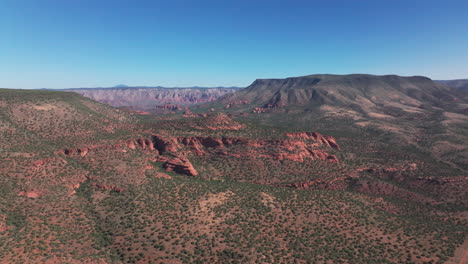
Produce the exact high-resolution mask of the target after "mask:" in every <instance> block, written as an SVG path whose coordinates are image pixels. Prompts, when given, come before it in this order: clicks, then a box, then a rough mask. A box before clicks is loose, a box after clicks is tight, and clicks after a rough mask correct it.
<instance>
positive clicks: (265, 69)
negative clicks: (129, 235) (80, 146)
mask: <svg viewBox="0 0 468 264" xmlns="http://www.w3.org/2000/svg"><path fill="white" fill-rule="evenodd" d="M314 73H336V74H347V73H371V74H399V75H425V76H428V77H431V78H433V79H455V78H468V1H466V0H459V1H456V0H453V1H451V0H445V1H433V0H425V1H422V0H421V1H420V0H412V1H411V0H407V1H400V0H392V1H390V0H388V1H384V0H355V1H352V0H342V1H339V0H329V1H325V0H323V1H312V0H310V1H295V0H288V1H275V0H269V1H266V0H259V1H256V0H250V1H244V0H236V1H228V0H225V1H223V0H212V1H204V0H198V1H179V0H170V1H169V0H167V1H158V0H154V1H138V0H133V1H131V0H128V1H118V0H112V1H107V0H106V1H104V0H103V1H99V0H90V1H85V0H55V1H54V0H41V1H37V0H30V1H25V0H0V87H8V88H41V87H47V88H65V87H97V86H114V85H117V84H127V85H147V86H151V85H162V86H194V85H198V86H246V85H249V84H250V83H251V82H252V81H254V80H255V79H257V78H283V77H290V76H300V75H307V74H314Z"/></svg>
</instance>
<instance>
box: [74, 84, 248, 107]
mask: <svg viewBox="0 0 468 264" xmlns="http://www.w3.org/2000/svg"><path fill="white" fill-rule="evenodd" d="M238 89H240V88H238V87H229V88H225V87H214V88H208V87H187V88H165V87H128V86H124V85H118V86H116V87H111V88H74V89H66V91H72V92H75V93H79V94H81V95H83V96H86V97H88V98H91V99H93V100H96V101H99V102H102V103H106V104H109V105H112V106H115V107H122V106H126V107H133V108H135V109H139V110H151V109H154V107H155V106H157V105H164V104H177V105H181V106H185V105H193V104H197V103H207V102H210V101H213V100H216V99H218V98H219V97H221V96H223V95H226V94H229V93H232V92H234V91H237V90H238Z"/></svg>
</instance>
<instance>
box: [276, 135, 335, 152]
mask: <svg viewBox="0 0 468 264" xmlns="http://www.w3.org/2000/svg"><path fill="white" fill-rule="evenodd" d="M284 135H285V136H286V137H288V138H299V139H311V140H314V141H317V142H318V143H321V144H325V145H326V146H328V147H331V148H334V149H338V150H340V146H338V144H337V143H336V139H335V138H334V137H332V136H325V135H322V134H320V133H317V132H298V133H285V134H284Z"/></svg>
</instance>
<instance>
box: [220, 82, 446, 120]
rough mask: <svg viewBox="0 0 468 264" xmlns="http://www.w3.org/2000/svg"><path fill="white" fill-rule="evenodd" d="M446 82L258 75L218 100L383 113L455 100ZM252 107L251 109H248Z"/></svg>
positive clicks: (242, 105)
mask: <svg viewBox="0 0 468 264" xmlns="http://www.w3.org/2000/svg"><path fill="white" fill-rule="evenodd" d="M454 99H455V96H454V95H453V94H452V93H451V90H450V89H449V88H448V87H447V86H445V85H441V84H438V83H436V82H433V81H432V80H431V79H429V78H427V77H422V76H413V77H401V76H396V75H385V76H376V75H366V74H351V75H327V74H319V75H308V76H302V77H293V78H286V79H259V80H256V81H255V82H253V83H252V84H251V85H250V86H249V87H247V88H246V89H243V90H240V91H237V92H236V93H233V94H231V95H227V96H225V97H224V98H222V99H221V100H220V102H221V103H225V104H226V107H227V108H231V107H236V108H240V109H245V108H246V107H250V108H255V107H258V109H257V111H258V110H263V111H270V110H272V109H283V110H284V111H287V110H290V111H294V110H298V111H300V110H302V111H311V110H312V109H314V108H316V107H323V106H326V105H329V106H332V107H334V108H335V109H343V110H352V111H353V112H357V113H358V114H364V115H379V114H380V115H382V114H385V110H386V109H388V108H400V109H401V110H403V111H419V109H421V108H423V107H424V106H425V105H427V104H438V103H440V101H441V100H445V101H450V100H454ZM251 110H252V109H251Z"/></svg>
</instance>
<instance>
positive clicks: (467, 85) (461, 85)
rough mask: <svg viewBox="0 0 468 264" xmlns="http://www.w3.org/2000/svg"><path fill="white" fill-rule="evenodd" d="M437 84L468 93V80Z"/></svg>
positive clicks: (440, 81)
mask: <svg viewBox="0 0 468 264" xmlns="http://www.w3.org/2000/svg"><path fill="white" fill-rule="evenodd" d="M436 82H438V83H442V84H445V85H447V86H449V87H452V88H455V89H460V90H464V91H468V79H458V80H437V81H436Z"/></svg>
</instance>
